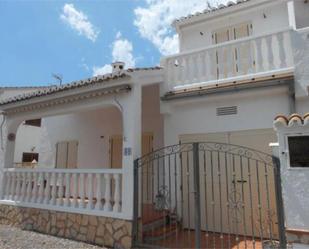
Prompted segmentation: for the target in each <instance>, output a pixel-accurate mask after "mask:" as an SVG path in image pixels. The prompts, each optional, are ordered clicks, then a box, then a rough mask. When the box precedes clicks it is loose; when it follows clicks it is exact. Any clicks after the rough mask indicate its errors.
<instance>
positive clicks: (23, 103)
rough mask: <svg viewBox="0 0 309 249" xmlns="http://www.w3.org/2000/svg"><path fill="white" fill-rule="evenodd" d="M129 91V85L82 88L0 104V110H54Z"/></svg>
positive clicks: (14, 112) (9, 111)
mask: <svg viewBox="0 0 309 249" xmlns="http://www.w3.org/2000/svg"><path fill="white" fill-rule="evenodd" d="M130 91H131V85H130V84H117V85H107V86H104V87H102V85H101V86H100V87H93V86H92V87H88V88H86V87H83V88H77V89H70V91H63V92H57V93H54V94H52V95H44V96H39V97H37V98H29V99H25V100H20V101H16V102H12V103H7V104H2V105H1V106H0V110H1V111H2V112H4V113H7V114H16V113H23V112H29V111H37V110H39V109H44V108H55V107H57V106H60V105H66V104H74V103H77V102H80V101H83V100H89V99H95V98H102V97H104V96H108V95H115V94H121V93H127V92H130Z"/></svg>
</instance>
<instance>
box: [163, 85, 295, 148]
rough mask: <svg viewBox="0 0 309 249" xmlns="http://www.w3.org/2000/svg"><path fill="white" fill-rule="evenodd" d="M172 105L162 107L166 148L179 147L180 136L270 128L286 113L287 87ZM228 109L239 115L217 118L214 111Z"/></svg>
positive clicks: (235, 93) (170, 103)
mask: <svg viewBox="0 0 309 249" xmlns="http://www.w3.org/2000/svg"><path fill="white" fill-rule="evenodd" d="M173 102H174V103H172V102H167V103H165V104H164V105H163V107H165V111H166V114H165V119H164V134H165V145H171V144H176V143H178V142H179V136H180V135H184V134H198V133H200V134H202V133H217V132H229V131H241V130H251V129H267V128H272V121H273V119H274V117H275V116H276V115H278V114H287V113H288V112H289V101H288V97H287V88H286V87H282V88H267V89H264V90H255V91H243V92H238V93H237V92H234V93H229V94H224V95H217V96H209V97H201V98H195V99H192V100H182V101H176V102H175V101H173ZM227 106H237V108H238V114H237V115H227V116H217V115H216V108H217V107H227ZM163 109H164V108H163ZM162 111H164V110H162Z"/></svg>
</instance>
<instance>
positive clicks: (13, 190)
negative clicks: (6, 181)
mask: <svg viewBox="0 0 309 249" xmlns="http://www.w3.org/2000/svg"><path fill="white" fill-rule="evenodd" d="M15 174H16V172H12V173H11V200H14V198H15V187H16V177H15Z"/></svg>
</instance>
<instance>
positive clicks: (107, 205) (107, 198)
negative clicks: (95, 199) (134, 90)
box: [104, 174, 112, 211]
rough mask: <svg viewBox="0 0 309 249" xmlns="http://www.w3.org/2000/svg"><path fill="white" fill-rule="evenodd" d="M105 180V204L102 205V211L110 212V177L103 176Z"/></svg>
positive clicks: (107, 175) (108, 175)
mask: <svg viewBox="0 0 309 249" xmlns="http://www.w3.org/2000/svg"><path fill="white" fill-rule="evenodd" d="M104 178H105V196H104V197H105V203H104V211H111V208H112V205H111V175H110V174H104Z"/></svg>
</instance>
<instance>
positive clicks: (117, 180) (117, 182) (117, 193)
mask: <svg viewBox="0 0 309 249" xmlns="http://www.w3.org/2000/svg"><path fill="white" fill-rule="evenodd" d="M114 180H115V193H114V201H115V203H114V208H113V211H114V212H117V213H118V212H120V176H119V174H114Z"/></svg>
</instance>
